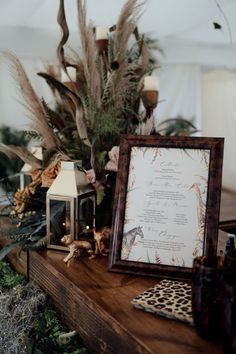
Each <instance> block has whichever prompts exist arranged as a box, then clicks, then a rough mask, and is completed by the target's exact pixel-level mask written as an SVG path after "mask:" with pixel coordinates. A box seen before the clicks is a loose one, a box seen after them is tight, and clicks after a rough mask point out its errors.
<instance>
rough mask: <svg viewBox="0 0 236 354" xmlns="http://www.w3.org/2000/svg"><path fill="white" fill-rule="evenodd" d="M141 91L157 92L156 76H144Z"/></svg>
mask: <svg viewBox="0 0 236 354" xmlns="http://www.w3.org/2000/svg"><path fill="white" fill-rule="evenodd" d="M143 91H158V80H157V77H156V76H145V77H144V82H143Z"/></svg>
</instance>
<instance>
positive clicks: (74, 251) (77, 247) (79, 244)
mask: <svg viewBox="0 0 236 354" xmlns="http://www.w3.org/2000/svg"><path fill="white" fill-rule="evenodd" d="M61 243H63V244H64V245H65V246H67V247H68V248H69V254H68V255H67V256H66V258H64V262H65V263H68V262H69V261H70V260H71V258H73V257H75V256H80V255H81V254H82V252H83V251H86V252H87V253H88V254H89V255H90V257H89V259H92V258H94V257H95V255H94V251H93V250H92V245H91V243H90V242H89V241H83V240H73V238H72V236H71V235H65V236H63V237H62V239H61ZM68 264H69V263H68Z"/></svg>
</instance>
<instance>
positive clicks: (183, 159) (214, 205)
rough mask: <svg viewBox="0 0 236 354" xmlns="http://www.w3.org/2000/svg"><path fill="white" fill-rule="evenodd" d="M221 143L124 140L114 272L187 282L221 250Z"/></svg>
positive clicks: (142, 138)
mask: <svg viewBox="0 0 236 354" xmlns="http://www.w3.org/2000/svg"><path fill="white" fill-rule="evenodd" d="M223 143H224V139H223V138H200V137H163V136H158V135H152V136H125V137H122V138H121V142H120V156H119V168H118V174H117V183H116V192H115V201H114V211H113V237H112V242H111V249H110V259H109V270H111V271H121V272H129V273H130V272H131V273H132V272H133V273H136V274H148V275H151V276H161V277H163V276H164V277H170V278H172V277H174V278H180V279H181V278H183V279H186V278H189V277H190V276H191V269H192V263H193V258H194V257H196V256H201V255H214V254H216V251H217V236H218V219H219V208H220V194H221V176H222V160H223Z"/></svg>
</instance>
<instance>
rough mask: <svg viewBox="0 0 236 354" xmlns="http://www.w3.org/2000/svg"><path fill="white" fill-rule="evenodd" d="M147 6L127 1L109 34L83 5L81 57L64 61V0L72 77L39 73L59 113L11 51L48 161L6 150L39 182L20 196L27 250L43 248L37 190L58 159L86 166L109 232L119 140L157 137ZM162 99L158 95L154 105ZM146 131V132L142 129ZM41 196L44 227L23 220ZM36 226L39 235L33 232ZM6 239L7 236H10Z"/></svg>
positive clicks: (67, 72) (64, 65)
mask: <svg viewBox="0 0 236 354" xmlns="http://www.w3.org/2000/svg"><path fill="white" fill-rule="evenodd" d="M142 5H143V3H138V0H127V2H126V3H125V4H124V6H123V8H122V10H121V13H120V15H119V17H118V20H117V23H116V25H114V26H112V27H110V28H109V29H107V30H106V31H105V33H104V29H102V30H101V29H99V28H94V26H93V24H92V23H91V22H89V23H88V22H87V18H86V2H85V1H82V0H78V1H77V8H78V20H79V21H78V22H79V33H80V40H81V53H79V54H78V53H77V52H75V51H74V50H71V52H70V56H66V55H65V51H64V45H65V44H66V42H67V40H68V37H69V29H68V26H67V21H66V16H65V9H64V0H60V6H59V12H58V23H59V25H60V27H61V29H62V38H61V41H60V43H59V45H58V48H57V56H58V60H59V64H60V68H61V71H63V76H66V77H67V78H68V79H67V82H64V81H63V80H61V78H60V75H59V74H58V72H57V71H56V69H55V67H53V66H48V68H47V72H46V73H42V72H41V73H38V75H39V76H41V77H42V78H44V79H45V80H46V82H47V83H48V84H49V86H50V88H51V90H52V92H53V94H54V96H55V100H56V109H53V108H51V107H49V105H48V104H47V103H46V102H45V100H43V99H40V98H39V97H38V96H37V94H36V92H35V91H34V89H33V87H32V85H31V83H30V81H29V79H28V77H27V75H26V72H25V70H24V68H23V66H22V65H21V63H20V61H19V59H18V58H17V57H16V56H15V55H13V54H12V53H5V57H6V58H7V59H8V61H9V62H10V64H11V70H12V74H13V77H14V78H15V80H16V82H17V83H18V85H19V88H20V91H21V94H22V96H23V99H24V102H25V103H24V104H25V106H26V108H27V110H28V112H29V118H30V120H31V128H32V130H31V131H28V135H30V136H31V137H33V138H39V139H40V141H41V142H42V145H43V148H44V158H43V161H40V160H38V159H37V158H35V157H34V156H33V155H32V154H31V153H30V152H29V151H28V150H27V149H26V148H23V147H18V146H6V145H4V144H1V146H0V151H2V152H4V153H6V154H7V155H8V156H11V155H12V154H16V155H18V156H19V157H20V158H21V159H22V160H23V161H24V162H25V163H28V164H30V165H31V166H32V171H31V175H32V179H33V181H32V182H31V184H30V185H29V186H27V187H26V188H25V189H24V190H21V191H17V192H16V194H15V198H14V211H13V213H12V214H14V217H15V218H18V221H20V224H19V225H20V227H19V228H18V229H19V230H18V231H19V232H18V233H17V235H18V237H19V238H18V239H17V240H19V241H20V242H21V244H22V245H23V246H24V247H25V248H27V247H29V245H31V246H32V247H35V246H38V245H41V244H42V243H44V242H41V238H42V234H43V233H44V231H45V222H44V219H43V220H42V217H43V214H44V213H43V212H42V210H44V207H45V204H44V203H42V199H43V198H42V195H41V193H38V190H39V188H41V187H49V186H50V185H51V183H52V181H53V180H54V178H55V177H56V176H57V174H58V172H59V170H60V161H62V160H82V161H83V168H84V172H85V173H86V175H87V177H88V180H89V181H90V182H91V183H92V185H93V186H94V188H95V189H96V190H97V201H98V204H101V206H102V208H101V210H102V212H101V213H99V209H98V211H97V220H96V226H97V227H101V226H104V224H101V223H99V219H100V216H101V215H102V219H103V222H105V225H109V223H110V221H111V210H112V199H111V196H112V193H113V190H112V189H113V187H114V181H115V171H116V170H117V163H118V157H119V149H118V147H117V145H119V136H120V134H138V133H143V132H144V131H145V134H150V133H154V132H155V130H154V125H153V122H152V118H153V117H152V111H153V109H154V107H155V102H154V104H153V96H151V97H149V96H148V95H144V94H143V82H144V77H145V76H147V75H150V74H151V73H152V72H153V70H154V69H155V67H156V62H155V60H154V59H153V57H152V55H151V50H150V39H148V38H146V37H145V36H144V35H140V34H139V31H138V27H137V23H138V20H139V18H140V14H141V8H142ZM101 32H102V34H103V36H102V38H101ZM151 44H153V43H152V42H151ZM72 76H74V77H72ZM61 81H63V82H61ZM142 99H143V104H144V106H142ZM157 99H158V97H157V95H156V96H155V97H154V100H156V101H157ZM149 100H150V101H149ZM156 103H157V102H156ZM145 125H146V127H147V128H146V129H143V127H144V126H145ZM191 128H192V126H191ZM38 194H39V195H38ZM37 198H39V203H38V204H37V203H36V204H37V205H39V206H40V208H38V209H39V210H40V212H41V216H40V222H41V224H40V225H41V226H40V225H39V224H38V219H36V217H34V215H32V214H31V215H30V218H31V219H30V223H29V222H28V221H27V220H28V219H27V218H28V216H27V214H25V213H26V212H27V211H32V201H33V200H35V199H37ZM34 206H35V204H34ZM104 210H105V214H107V217H106V216H104ZM19 218H20V219H19ZM35 222H36V228H35V227H34V231H33V230H29V229H30V228H32V227H33V226H34V223H35ZM22 227H23V231H22ZM35 229H36V230H37V232H35ZM4 234H5V237H6V232H5V233H4ZM13 234H14V233H12V235H11V237H12V238H14V236H13ZM36 234H38V235H40V237H39V236H38V237H37V235H36ZM23 235H24V236H23ZM0 237H1V236H0ZM27 245H28V246H27ZM26 246H27V247H26ZM5 254H6V252H4V255H5ZM0 258H1V253H0Z"/></svg>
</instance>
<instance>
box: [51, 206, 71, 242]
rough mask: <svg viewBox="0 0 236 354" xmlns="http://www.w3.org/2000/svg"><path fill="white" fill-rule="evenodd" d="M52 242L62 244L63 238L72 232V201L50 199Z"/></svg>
mask: <svg viewBox="0 0 236 354" xmlns="http://www.w3.org/2000/svg"><path fill="white" fill-rule="evenodd" d="M49 202H50V240H51V241H50V243H52V244H54V245H61V238H62V237H63V236H64V235H68V234H71V233H72V230H71V202H70V201H65V200H51V199H50V201H49Z"/></svg>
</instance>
